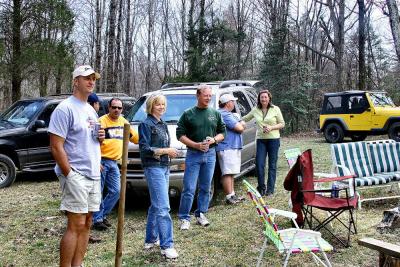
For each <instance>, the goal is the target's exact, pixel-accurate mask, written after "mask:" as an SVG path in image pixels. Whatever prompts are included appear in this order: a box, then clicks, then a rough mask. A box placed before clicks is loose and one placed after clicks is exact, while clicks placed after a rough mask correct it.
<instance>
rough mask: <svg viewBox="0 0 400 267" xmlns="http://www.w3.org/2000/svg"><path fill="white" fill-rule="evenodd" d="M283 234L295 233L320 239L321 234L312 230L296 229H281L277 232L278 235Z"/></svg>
mask: <svg viewBox="0 0 400 267" xmlns="http://www.w3.org/2000/svg"><path fill="white" fill-rule="evenodd" d="M285 232H295V235H296V234H300V233H303V234H308V235H311V236H314V237H321V233H320V232H316V231H313V230H306V229H298V228H289V229H283V230H279V233H285Z"/></svg>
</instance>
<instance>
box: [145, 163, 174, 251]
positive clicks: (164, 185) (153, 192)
mask: <svg viewBox="0 0 400 267" xmlns="http://www.w3.org/2000/svg"><path fill="white" fill-rule="evenodd" d="M144 175H145V176H146V180H147V184H148V186H149V192H150V200H151V205H150V208H149V211H148V214H147V225H146V238H145V243H154V242H156V241H157V240H158V239H160V247H161V248H162V249H167V248H171V247H173V246H174V240H173V239H174V232H173V225H172V219H171V215H170V214H169V211H170V206H169V196H168V187H169V168H168V167H145V168H144Z"/></svg>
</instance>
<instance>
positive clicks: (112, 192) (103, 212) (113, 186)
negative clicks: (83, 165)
mask: <svg viewBox="0 0 400 267" xmlns="http://www.w3.org/2000/svg"><path fill="white" fill-rule="evenodd" d="M101 165H102V166H103V171H102V172H101V192H102V193H103V192H104V186H105V187H107V194H106V195H103V199H102V201H101V204H100V210H99V211H97V212H95V213H93V223H97V222H102V221H103V219H104V218H106V217H107V215H108V214H110V212H111V210H112V209H113V208H114V206H115V204H116V203H117V202H118V199H119V192H120V189H121V182H120V173H119V168H118V164H117V162H116V161H115V160H109V159H101Z"/></svg>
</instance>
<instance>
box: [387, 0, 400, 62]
mask: <svg viewBox="0 0 400 267" xmlns="http://www.w3.org/2000/svg"><path fill="white" fill-rule="evenodd" d="M386 4H387V6H388V9H389V20H390V28H391V30H392V35H393V41H394V48H395V50H396V55H397V60H398V61H399V62H400V18H399V10H398V8H397V3H396V0H386Z"/></svg>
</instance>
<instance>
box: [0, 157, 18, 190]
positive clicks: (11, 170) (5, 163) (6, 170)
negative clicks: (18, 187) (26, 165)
mask: <svg viewBox="0 0 400 267" xmlns="http://www.w3.org/2000/svg"><path fill="white" fill-rule="evenodd" d="M15 177H16V168H15V164H14V162H13V161H12V160H11V159H10V158H9V157H7V156H6V155H2V154H0V188H3V187H7V186H10V185H11V184H12V183H13V182H14V181H15Z"/></svg>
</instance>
